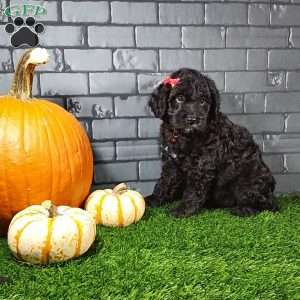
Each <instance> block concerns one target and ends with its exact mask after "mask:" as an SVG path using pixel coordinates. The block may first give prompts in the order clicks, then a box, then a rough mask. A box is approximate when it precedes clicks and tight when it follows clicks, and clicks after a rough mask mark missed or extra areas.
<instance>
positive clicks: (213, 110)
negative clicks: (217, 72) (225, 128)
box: [206, 78, 220, 120]
mask: <svg viewBox="0 0 300 300" xmlns="http://www.w3.org/2000/svg"><path fill="white" fill-rule="evenodd" d="M206 82H207V86H208V89H209V93H210V98H211V107H210V112H209V115H210V116H209V117H210V119H211V120H215V119H216V118H217V116H218V113H219V111H220V94H219V91H218V89H217V87H216V84H215V82H214V81H213V80H212V79H210V78H206Z"/></svg>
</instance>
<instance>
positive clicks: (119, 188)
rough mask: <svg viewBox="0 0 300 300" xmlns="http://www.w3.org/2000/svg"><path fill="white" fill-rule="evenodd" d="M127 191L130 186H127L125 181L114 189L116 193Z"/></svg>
mask: <svg viewBox="0 0 300 300" xmlns="http://www.w3.org/2000/svg"><path fill="white" fill-rule="evenodd" d="M127 191H128V187H127V185H126V184H125V183H124V182H122V183H119V184H118V185H117V186H115V187H114V189H113V193H115V194H122V193H125V192H127Z"/></svg>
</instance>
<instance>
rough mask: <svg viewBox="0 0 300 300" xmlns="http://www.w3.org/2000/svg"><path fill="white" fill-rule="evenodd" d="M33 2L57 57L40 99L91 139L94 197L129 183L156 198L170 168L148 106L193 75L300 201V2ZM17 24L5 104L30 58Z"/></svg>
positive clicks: (1, 77)
mask: <svg viewBox="0 0 300 300" xmlns="http://www.w3.org/2000/svg"><path fill="white" fill-rule="evenodd" d="M7 2H8V1H5V0H1V1H0V4H1V5H2V6H3V5H5V3H7ZM16 2H19V1H16V0H11V3H12V4H14V3H16ZM30 2H35V3H41V2H43V3H44V5H45V7H46V9H47V11H48V13H47V15H45V16H43V17H40V18H38V20H39V21H41V22H43V23H44V24H45V32H44V33H43V34H41V35H40V44H41V45H42V46H44V47H46V48H47V49H48V50H49V54H50V62H49V64H48V65H46V66H43V67H40V68H39V70H38V72H37V76H36V77H35V80H34V95H39V96H42V97H45V98H48V99H51V100H52V101H54V102H56V103H58V104H59V105H63V106H65V108H66V109H67V110H68V111H69V112H71V113H72V114H74V115H75V116H76V117H77V118H78V119H79V120H80V122H81V124H82V126H83V128H85V130H86V131H87V132H88V134H89V136H90V139H91V142H92V146H93V151H94V157H95V174H94V187H93V188H94V189H95V188H103V187H108V186H110V185H112V184H114V183H117V182H119V181H125V182H128V183H129V185H130V186H131V187H132V188H135V189H137V190H139V191H141V192H143V193H145V194H149V193H150V192H151V190H152V189H153V186H154V184H155V180H156V179H157V178H158V177H159V174H160V168H161V164H160V161H159V158H160V153H159V144H158V135H159V126H160V121H159V120H157V119H155V118H154V117H153V115H152V114H151V112H150V110H149V108H148V106H147V100H148V95H149V93H151V91H152V90H153V87H154V86H155V85H156V84H157V83H158V82H159V81H160V80H161V79H162V78H163V77H164V76H165V75H166V74H168V73H169V72H172V71H174V70H176V69H177V68H180V67H184V66H186V67H191V68H195V69H198V70H201V71H202V72H203V73H204V74H206V75H208V76H209V77H211V78H212V79H213V80H215V81H216V84H217V87H218V88H219V90H220V91H221V97H222V103H221V110H222V111H223V112H224V113H226V114H228V115H229V117H230V118H231V119H232V120H233V121H234V122H236V123H239V124H241V125H243V126H246V127H247V128H248V129H249V130H250V131H251V132H252V133H253V134H254V137H255V140H256V141H257V143H258V144H259V146H260V147H261V149H262V150H263V152H264V159H265V161H266V162H267V164H268V165H269V166H270V167H271V169H272V171H273V172H274V175H275V177H276V179H277V181H278V185H277V192H289V191H300V84H299V83H300V1H298V0H280V1H279V0H278V1H277V0H272V1H271V0H255V1H254V0H231V1H224V0H213V1H212V0H187V1H186V0H174V1H171V0H168V1H165V0H157V1H150V0H143V1H123V0H120V1H113V0H109V1H106V0H101V1H93V0H90V1H80V0H79V1H75V0H73V1H69V0H67V1H58V0H50V1H38V0H32V1H30ZM6 22H7V18H5V17H3V16H2V15H0V93H1V94H3V93H5V92H6V91H7V90H8V88H9V85H10V80H11V78H12V73H13V71H14V68H15V66H16V62H17V59H18V58H19V57H20V55H21V53H22V50H20V49H13V48H12V47H11V46H10V41H9V39H10V37H9V35H8V34H7V33H6V32H5V31H4V26H5V24H6Z"/></svg>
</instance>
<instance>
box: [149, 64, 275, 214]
mask: <svg viewBox="0 0 300 300" xmlns="http://www.w3.org/2000/svg"><path fill="white" fill-rule="evenodd" d="M149 105H150V107H151V109H152V111H153V113H154V115H155V116H156V117H158V118H160V119H162V120H163V122H162V125H161V131H160V136H161V144H162V161H163V164H162V172H161V177H160V179H159V181H158V182H157V184H156V186H155V188H154V191H153V194H152V195H150V196H148V197H146V202H147V203H148V204H149V205H150V206H159V205H162V204H164V203H166V202H171V201H174V200H180V202H179V205H178V206H177V207H176V208H175V209H173V210H172V211H171V213H172V215H174V216H176V217H187V216H190V215H193V214H195V213H198V212H199V211H200V210H201V209H202V208H204V207H205V208H230V211H231V212H232V213H233V214H235V215H239V216H250V215H253V214H256V213H258V212H260V211H262V210H271V211H276V210H278V208H277V204H276V201H275V199H274V196H273V192H274V188H275V180H274V178H273V176H272V174H271V171H270V169H269V168H268V167H267V165H266V164H265V163H264V162H263V160H262V154H261V151H260V149H259V147H258V146H257V144H256V143H255V142H254V140H253V138H252V135H251V134H250V133H249V131H248V130H247V129H246V128H244V127H241V126H239V125H236V124H233V123H232V122H231V121H230V120H229V119H228V117H227V116H226V115H224V114H223V113H221V112H220V111H219V108H220V96H219V92H218V90H217V88H216V86H215V83H214V81H213V80H211V79H209V78H208V77H206V76H204V75H202V74H201V73H200V72H198V71H196V70H192V69H180V70H178V71H176V72H174V73H172V74H171V76H170V77H168V78H166V79H165V80H164V81H163V82H162V83H161V84H160V85H159V86H158V87H157V88H156V89H155V90H154V92H153V93H152V95H151V98H150V100H149Z"/></svg>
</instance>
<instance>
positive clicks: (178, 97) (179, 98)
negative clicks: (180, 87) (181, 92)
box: [176, 96, 185, 103]
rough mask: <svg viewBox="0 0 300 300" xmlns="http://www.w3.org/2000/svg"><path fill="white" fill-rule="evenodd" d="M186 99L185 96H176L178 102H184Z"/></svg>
mask: <svg viewBox="0 0 300 300" xmlns="http://www.w3.org/2000/svg"><path fill="white" fill-rule="evenodd" d="M184 100H185V99H184V97H183V96H177V97H176V102H177V103H182V102H184Z"/></svg>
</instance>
